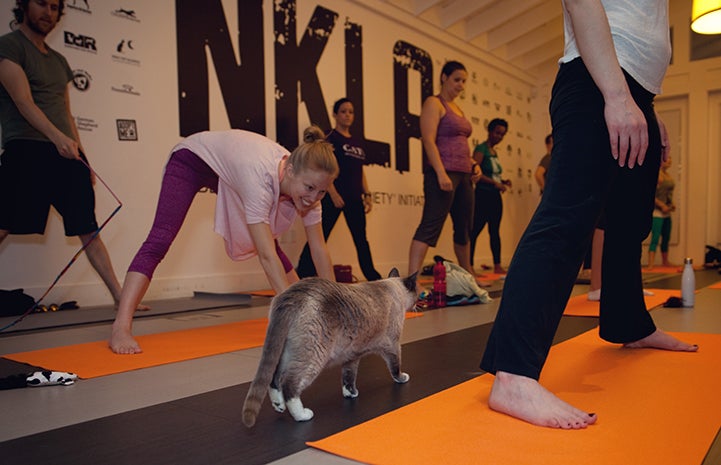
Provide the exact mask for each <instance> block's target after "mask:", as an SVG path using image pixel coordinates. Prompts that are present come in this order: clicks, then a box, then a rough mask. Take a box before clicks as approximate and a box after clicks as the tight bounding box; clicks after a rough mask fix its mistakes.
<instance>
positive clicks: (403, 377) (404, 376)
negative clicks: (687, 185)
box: [393, 372, 411, 384]
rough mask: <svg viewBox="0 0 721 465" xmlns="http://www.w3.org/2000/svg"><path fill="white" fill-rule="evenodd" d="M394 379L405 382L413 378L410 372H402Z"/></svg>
mask: <svg viewBox="0 0 721 465" xmlns="http://www.w3.org/2000/svg"><path fill="white" fill-rule="evenodd" d="M393 379H394V380H395V382H396V383H398V384H405V383H407V382H408V381H409V380H410V379H411V377H410V376H409V375H408V373H403V372H401V374H399V375H398V377H394V378H393Z"/></svg>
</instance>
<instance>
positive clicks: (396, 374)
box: [381, 344, 411, 384]
mask: <svg viewBox="0 0 721 465" xmlns="http://www.w3.org/2000/svg"><path fill="white" fill-rule="evenodd" d="M381 355H382V356H383V359H384V360H385V361H386V365H388V371H390V372H391V376H392V377H393V380H394V381H395V382H396V383H399V384H404V383H407V382H408V380H410V379H411V377H410V376H409V375H408V373H403V372H402V371H401V346H400V344H398V346H396V347H394V348H393V349H389V350H385V351H383V353H382V354H381Z"/></svg>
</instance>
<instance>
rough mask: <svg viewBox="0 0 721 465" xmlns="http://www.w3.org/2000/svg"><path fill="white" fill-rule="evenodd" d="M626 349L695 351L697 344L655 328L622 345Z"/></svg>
mask: <svg viewBox="0 0 721 465" xmlns="http://www.w3.org/2000/svg"><path fill="white" fill-rule="evenodd" d="M623 347H625V348H627V349H661V350H673V351H677V352H696V351H697V350H698V346H697V345H696V344H689V343H687V342H683V341H680V340H678V339H676V338H675V337H673V336H671V335H670V334H666V333H664V332H663V331H661V330H660V329H657V330H656V331H654V332H653V333H651V334H650V335H649V336H646V337H645V338H643V339H639V340H638V341H636V342H629V343H626V344H624V345H623Z"/></svg>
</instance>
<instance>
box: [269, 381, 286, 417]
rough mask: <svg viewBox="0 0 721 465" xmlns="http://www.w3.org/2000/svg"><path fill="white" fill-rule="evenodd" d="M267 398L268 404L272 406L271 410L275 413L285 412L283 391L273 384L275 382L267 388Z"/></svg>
mask: <svg viewBox="0 0 721 465" xmlns="http://www.w3.org/2000/svg"><path fill="white" fill-rule="evenodd" d="M268 397H269V398H270V403H271V404H272V405H273V409H274V410H275V411H276V412H280V413H283V412H285V398H284V397H283V391H281V390H280V389H279V388H278V386H277V385H276V383H275V380H274V381H273V382H272V383H270V386H269V387H268Z"/></svg>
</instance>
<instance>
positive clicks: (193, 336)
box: [3, 318, 268, 379]
mask: <svg viewBox="0 0 721 465" xmlns="http://www.w3.org/2000/svg"><path fill="white" fill-rule="evenodd" d="M267 327H268V319H267V318H259V319H256V320H245V321H239V322H236V323H228V324H223V325H215V326H209V327H205V328H195V329H188V330H182V331H169V332H165V333H157V334H149V335H145V336H137V337H136V338H135V339H136V340H137V341H138V343H139V344H140V347H142V348H143V352H142V353H140V354H134V355H117V354H114V353H113V352H112V351H111V350H110V348H109V347H108V343H107V341H97V342H86V343H84V344H73V345H69V346H63V347H54V348H51V349H42V350H33V351H29V352H18V353H15V354H9V355H4V356H3V357H5V358H7V359H10V360H15V361H17V362H23V363H29V364H30V365H35V366H39V367H43V368H46V369H48V370H54V371H68V372H71V373H75V374H77V375H78V376H79V377H80V378H84V379H87V378H95V377H98V376H105V375H109V374H113V373H121V372H125V371H130V370H137V369H140V368H148V367H152V366H158V365H163V364H165V363H173V362H180V361H183V360H191V359H194V358H200V357H207V356H210V355H217V354H223V353H227V352H233V351H235V350H243V349H250V348H252V347H260V346H262V345H263V341H264V340H265V331H266V328H267Z"/></svg>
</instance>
